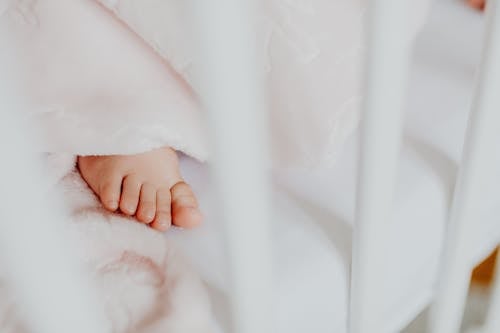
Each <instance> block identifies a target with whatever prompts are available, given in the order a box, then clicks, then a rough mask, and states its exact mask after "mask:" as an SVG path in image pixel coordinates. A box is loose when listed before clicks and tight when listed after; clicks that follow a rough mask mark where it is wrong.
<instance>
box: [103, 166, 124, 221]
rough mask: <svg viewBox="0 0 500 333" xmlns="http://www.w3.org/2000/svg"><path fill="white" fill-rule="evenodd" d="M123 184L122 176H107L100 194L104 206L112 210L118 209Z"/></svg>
mask: <svg viewBox="0 0 500 333" xmlns="http://www.w3.org/2000/svg"><path fill="white" fill-rule="evenodd" d="M121 186H122V177H121V176H118V175H112V176H109V177H106V180H104V181H103V182H102V184H101V185H100V186H99V192H98V194H99V199H100V200H101V202H102V205H103V206H104V208H106V209H108V210H110V211H112V212H114V211H116V210H117V209H118V203H119V200H120V192H121Z"/></svg>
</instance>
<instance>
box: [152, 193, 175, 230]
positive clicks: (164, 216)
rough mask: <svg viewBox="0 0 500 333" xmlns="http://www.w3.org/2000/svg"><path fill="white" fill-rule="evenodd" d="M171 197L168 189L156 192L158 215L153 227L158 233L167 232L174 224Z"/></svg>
mask: <svg viewBox="0 0 500 333" xmlns="http://www.w3.org/2000/svg"><path fill="white" fill-rule="evenodd" d="M170 206H171V196H170V189H169V188H168V187H162V188H160V189H158V191H157V192H156V215H155V219H154V221H153V223H151V227H153V228H155V229H156V230H158V231H165V230H167V229H168V228H169V227H170V225H171V224H172V213H171V210H170Z"/></svg>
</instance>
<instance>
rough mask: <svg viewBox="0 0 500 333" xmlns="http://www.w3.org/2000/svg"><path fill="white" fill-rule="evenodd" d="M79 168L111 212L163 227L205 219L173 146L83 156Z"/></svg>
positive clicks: (191, 223) (193, 225) (184, 226)
mask: <svg viewBox="0 0 500 333" xmlns="http://www.w3.org/2000/svg"><path fill="white" fill-rule="evenodd" d="M78 169H79V170H80V173H81V175H82V177H83V179H85V181H86V182H87V184H88V185H89V186H90V188H92V190H93V191H94V192H95V194H96V195H97V196H98V197H99V199H100V200H101V203H102V205H103V206H104V207H105V208H106V209H107V210H109V211H111V212H117V211H120V212H121V213H123V214H125V215H128V216H134V217H135V218H136V219H137V220H138V221H139V222H141V223H146V224H149V225H150V226H151V227H152V228H154V229H157V230H159V231H165V230H166V229H168V228H169V227H170V226H171V225H175V226H178V227H182V228H191V227H195V226H197V225H199V224H200V223H201V220H202V215H201V212H200V210H199V208H198V202H197V200H196V197H195V196H194V193H193V191H192V189H191V187H189V185H188V184H186V183H185V182H184V180H183V179H182V177H181V174H180V170H179V161H178V158H177V154H176V152H175V151H174V150H173V149H171V148H168V147H167V148H160V149H156V150H153V151H150V152H146V153H142V154H137V155H109V156H79V157H78Z"/></svg>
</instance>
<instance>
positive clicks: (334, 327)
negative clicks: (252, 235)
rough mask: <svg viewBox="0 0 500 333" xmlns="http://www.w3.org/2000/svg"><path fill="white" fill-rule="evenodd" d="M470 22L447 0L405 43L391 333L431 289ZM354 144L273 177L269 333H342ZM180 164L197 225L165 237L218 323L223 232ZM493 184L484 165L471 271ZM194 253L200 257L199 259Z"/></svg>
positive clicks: (456, 141) (475, 41)
mask: <svg viewBox="0 0 500 333" xmlns="http://www.w3.org/2000/svg"><path fill="white" fill-rule="evenodd" d="M443 17H446V20H443ZM482 29H483V17H482V15H480V14H478V13H476V12H474V11H470V9H468V8H467V7H465V6H463V4H462V3H460V2H458V1H451V0H445V1H439V2H437V3H436V4H435V5H434V6H433V8H432V10H431V15H430V18H429V22H428V23H427V25H426V26H425V28H424V30H423V32H422V33H421V34H420V36H419V37H418V39H417V43H416V47H415V52H414V59H413V61H412V70H411V80H410V86H409V97H408V103H407V108H406V120H405V131H404V141H403V147H402V151H401V157H400V165H399V172H398V174H397V189H396V195H395V203H394V209H393V212H392V219H391V221H389V222H388V223H390V228H389V235H388V238H387V248H388V250H387V262H388V264H389V265H388V268H387V275H386V276H387V279H386V282H385V285H384V286H382V287H384V288H386V289H385V290H386V294H387V297H386V298H385V299H382V300H380V306H382V307H383V309H384V313H385V316H384V317H383V319H382V320H383V325H384V328H385V329H384V332H400V331H403V330H404V327H405V326H406V325H407V324H408V323H409V322H410V321H411V320H412V319H413V318H414V317H415V316H416V315H417V314H418V313H419V312H420V311H422V310H423V309H424V308H425V307H426V306H427V305H429V303H430V302H431V299H432V296H433V294H434V289H435V287H436V282H437V278H438V272H439V267H440V259H441V257H440V256H441V250H442V247H443V241H444V236H445V230H446V224H447V219H448V209H449V207H450V204H451V199H452V191H453V185H454V181H455V177H456V173H457V168H458V165H459V161H460V157H461V149H462V143H463V138H464V135H465V131H466V125H467V119H468V111H469V106H470V104H471V96H472V92H473V89H474V76H475V71H476V67H477V64H478V63H479V53H480V50H481V38H480V36H481V34H482ZM499 135H500V133H499ZM498 139H499V142H500V137H499V138H498ZM357 145H358V133H356V134H355V135H354V137H352V138H351V139H349V141H348V143H347V144H346V146H345V147H344V148H342V151H341V152H340V154H339V157H338V162H337V163H336V165H335V166H334V168H323V169H317V170H314V171H311V170H305V169H302V168H278V169H276V170H275V172H274V179H275V185H276V193H275V212H274V217H275V219H274V220H273V243H274V250H275V252H274V254H273V258H274V263H275V275H276V278H275V280H276V282H275V290H276V294H275V297H276V307H275V309H276V316H275V318H276V322H277V327H278V329H277V332H325V333H326V332H347V330H346V320H347V297H348V296H347V294H348V289H347V288H348V271H349V262H350V261H349V260H350V255H351V253H350V248H351V234H352V222H353V220H354V211H355V206H354V204H355V188H356V165H357ZM182 168H183V170H184V172H185V176H186V178H187V179H188V180H189V181H191V183H192V184H193V186H194V188H195V189H196V191H197V193H199V195H200V202H201V204H202V206H203V207H204V209H205V210H207V212H208V214H207V217H208V219H207V221H206V223H205V225H204V226H202V228H201V229H200V230H197V231H194V232H193V233H189V234H185V233H173V234H171V235H169V237H172V238H175V239H176V241H177V242H178V243H179V245H180V246H181V247H182V248H183V249H184V251H185V253H187V254H189V256H190V257H191V259H192V260H193V262H195V263H196V267H198V269H199V271H200V272H201V274H202V276H203V277H204V278H205V279H206V280H207V281H210V284H211V285H212V286H214V288H215V291H214V292H213V299H214V303H215V304H216V305H217V307H218V310H217V311H216V312H217V313H219V318H221V322H223V323H224V322H226V323H227V321H225V320H224V318H226V319H227V317H225V316H227V301H226V299H225V296H224V295H225V294H226V293H227V292H228V289H227V284H228V280H227V274H226V273H227V270H228V267H227V261H226V259H225V257H224V255H223V253H224V250H223V248H222V247H221V246H220V245H219V246H218V244H220V243H222V242H223V238H221V237H222V236H221V235H222V234H223V227H222V226H221V225H220V224H219V221H218V220H217V219H216V218H212V216H216V215H217V214H215V213H214V212H213V211H210V210H209V207H211V206H212V202H211V201H210V200H209V198H208V197H209V193H210V188H211V185H210V183H208V182H207V181H206V180H205V179H206V177H208V175H204V172H207V170H206V168H205V167H204V166H203V165H200V164H198V163H196V162H194V161H192V160H191V159H189V158H185V159H184V160H183V161H182ZM492 170H493V171H496V170H500V160H499V158H498V156H497V158H496V159H495V158H492ZM499 188H500V177H499V175H498V172H497V171H496V172H495V173H492V174H491V178H490V183H489V184H487V186H485V189H484V190H485V193H484V199H483V200H482V202H481V207H480V208H479V211H480V214H479V215H478V216H477V221H475V223H476V226H477V229H476V232H475V233H474V234H472V235H470V236H471V237H470V244H469V245H470V246H471V256H470V258H469V260H470V261H469V262H470V265H471V267H473V266H474V265H475V264H477V263H479V262H480V261H481V260H482V259H483V258H484V257H485V256H487V255H488V254H489V253H490V251H491V250H492V249H494V248H495V247H496V246H497V244H498V242H499V241H500V217H499V216H500V215H499V214H500V211H499V207H500V193H499ZM215 230H218V231H215ZM198 253H204V254H205V256H204V257H203V259H202V260H201V259H199V258H198V256H197V254H198ZM197 258H198V259H197ZM215 267H217V268H215ZM214 268H215V269H214ZM221 313H222V314H221ZM226 327H227V326H226Z"/></svg>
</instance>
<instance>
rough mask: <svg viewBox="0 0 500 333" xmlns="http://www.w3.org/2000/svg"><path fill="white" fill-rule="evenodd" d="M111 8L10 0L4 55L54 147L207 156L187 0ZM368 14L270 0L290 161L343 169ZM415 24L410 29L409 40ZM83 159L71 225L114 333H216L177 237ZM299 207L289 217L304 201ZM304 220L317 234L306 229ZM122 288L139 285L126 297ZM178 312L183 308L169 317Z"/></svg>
mask: <svg viewBox="0 0 500 333" xmlns="http://www.w3.org/2000/svg"><path fill="white" fill-rule="evenodd" d="M103 3H104V4H105V5H107V6H108V8H110V9H112V10H113V13H114V14H113V13H112V12H109V11H107V10H105V9H104V7H102V6H101V5H99V4H98V3H97V2H95V1H90V0H74V1H67V0H43V1H41V0H40V1H34V0H12V1H2V2H0V4H1V6H0V49H2V50H10V51H12V53H13V54H14V56H15V59H16V61H15V62H13V63H2V64H0V68H1V67H15V68H16V71H17V72H18V73H20V77H19V78H20V81H21V85H20V86H19V89H20V91H21V94H22V95H24V96H25V97H26V105H25V110H26V114H27V116H28V118H29V119H30V120H32V121H33V122H35V124H36V125H37V126H38V127H39V128H41V129H42V131H43V140H42V141H41V150H42V151H46V152H55V153H69V154H70V155H89V154H131V153H136V152H142V151H147V150H149V149H152V148H157V147H161V146H165V145H170V146H172V147H174V148H176V149H178V150H181V151H183V152H185V153H186V154H188V155H190V156H193V157H195V158H197V159H200V160H205V159H207V158H208V156H209V149H208V147H207V141H206V138H205V134H204V132H205V129H204V128H203V114H202V111H201V108H200V107H199V105H198V102H197V99H196V82H197V79H196V66H197V65H196V64H197V63H199V61H202V60H203V59H196V57H194V54H193V53H192V52H193V51H192V50H193V49H192V47H193V46H192V45H190V44H189V43H188V41H189V39H186V38H185V37H184V36H183V35H182V34H183V33H184V31H185V30H183V28H179V27H182V24H181V23H185V22H179V20H178V18H179V16H176V15H175V13H177V12H176V11H169V10H168V9H172V8H178V5H179V1H173V0H172V1H153V0H151V1H141V2H140V5H139V2H134V1H127V0H126V1H121V2H113V1H103ZM176 6H177V7H176ZM363 8H364V4H363V3H362V2H361V1H350V0H338V1H328V0H314V1H300V0H297V1H293V0H282V1H278V0H275V1H269V2H264V3H263V6H262V8H261V10H262V13H261V15H260V16H259V18H260V19H261V20H262V21H261V23H264V24H262V25H261V29H260V30H259V32H258V38H259V40H261V41H262V48H261V49H260V51H261V54H262V56H263V58H265V59H267V66H264V67H263V70H264V71H267V72H268V73H269V76H268V77H269V83H270V96H271V98H270V105H271V109H272V113H271V116H270V117H271V118H272V121H273V151H274V156H275V157H276V160H275V163H276V164H277V165H281V166H282V165H290V164H295V165H301V166H303V165H307V166H315V165H324V164H331V163H332V162H333V161H334V157H335V153H336V151H337V150H338V147H340V146H341V144H342V142H343V140H344V139H345V138H347V137H348V136H349V134H350V133H351V132H352V130H353V129H354V128H355V127H356V124H357V118H358V116H357V105H358V103H359V100H360V94H359V89H358V83H359V82H358V71H359V68H360V65H359V60H360V56H361V54H362V50H363V46H362V41H361V31H362V13H363ZM409 12H410V11H409ZM163 15H166V16H163ZM163 17H170V18H171V19H172V20H162V18H163ZM118 18H119V19H118ZM176 18H177V20H176ZM417 21H419V20H416V21H415V22H417ZM165 23H167V25H166V26H164V25H163V24H165ZM415 26H416V25H415ZM186 29H188V28H186ZM414 30H415V29H413V28H411V27H408V36H409V40H410V39H411V35H412V34H413V32H414ZM158 32H162V33H165V34H166V35H157V33H158ZM188 83H189V84H188ZM235 112H237V110H236V111H235ZM57 158H58V157H57V156H56V160H55V161H60V160H58V159H57ZM53 161H54V160H53ZM69 161H70V162H71V161H72V160H71V159H70V160H69ZM73 166H74V165H73V164H72V163H70V164H66V162H65V163H61V164H59V163H58V162H57V163H56V165H54V166H53V168H54V169H55V170H58V174H59V177H58V178H60V179H62V180H61V181H60V182H58V185H57V186H56V190H59V191H61V190H62V191H65V193H66V197H67V198H69V199H70V200H69V201H68V205H69V207H70V208H71V211H72V220H71V221H70V223H69V225H70V227H69V229H70V230H71V232H72V234H73V236H72V237H74V238H75V243H76V244H79V246H80V249H81V252H80V253H81V256H82V257H81V258H80V259H81V260H84V261H85V262H86V264H87V267H88V272H89V274H90V275H91V276H93V277H94V279H95V282H96V284H97V285H98V286H99V288H100V291H101V296H102V297H103V304H104V311H105V313H106V314H107V315H108V318H109V322H110V325H111V326H112V327H113V329H114V331H117V332H124V331H134V330H135V331H140V332H148V330H149V331H151V332H156V331H158V330H161V331H167V332H191V331H193V332H210V331H212V329H214V326H215V325H214V324H213V319H212V317H211V315H210V309H209V305H208V301H207V300H206V295H205V292H204V290H203V288H202V286H201V284H200V282H199V281H198V280H197V278H196V276H195V274H193V273H192V271H191V270H190V269H189V268H188V267H185V261H184V260H183V259H182V258H181V257H180V256H179V254H178V253H176V254H175V255H174V254H172V253H173V251H174V250H173V249H172V245H171V244H170V243H166V241H165V239H164V238H163V236H162V235H160V234H158V233H155V232H154V231H152V230H149V229H147V228H146V227H144V226H143V225H139V224H135V223H133V222H130V221H129V220H128V219H126V218H124V217H120V216H118V215H112V214H109V213H106V212H104V211H103V210H102V209H100V208H99V207H100V206H99V203H98V202H97V201H96V200H95V198H94V197H93V195H92V194H91V192H90V190H89V189H88V188H87V187H86V186H85V184H84V183H82V181H81V179H80V178H79V176H78V175H77V174H76V173H75V172H74V170H71V168H72V167H73ZM68 167H69V168H68ZM287 205H288V206H287ZM287 205H284V206H283V212H285V211H288V210H289V209H290V207H289V206H293V205H291V204H288V203H287ZM280 207H281V206H280ZM290 224H292V223H290ZM293 228H295V229H296V230H302V229H308V230H309V229H311V228H312V229H314V228H313V227H311V226H309V225H306V224H305V223H303V224H300V223H297V225H295V226H294V227H293ZM295 229H293V230H295ZM312 229H311V230H312ZM290 230H291V229H290ZM297 234H303V233H299V232H297ZM311 235H314V236H316V233H315V232H312V233H311ZM288 236H290V234H287V233H284V234H283V237H284V238H286V237H288ZM293 236H294V237H295V234H294V235H293ZM319 243H321V244H322V242H319ZM310 244H311V245H312V244H314V242H313V241H311V242H310ZM311 248H313V247H311ZM311 248H308V249H302V250H301V251H299V252H304V251H307V250H310V249H311ZM322 249H323V248H322ZM277 250H278V251H279V249H277ZM311 251H312V250H311ZM319 252H321V251H319ZM332 252H333V251H332ZM297 255H300V253H297ZM331 255H332V256H333V254H331ZM325 256H327V257H330V254H328V255H326V254H325ZM319 262H320V260H319V259H318V263H319ZM314 268H315V269H316V268H317V267H314ZM311 272H312V271H311ZM212 273H213V274H218V273H220V272H212ZM332 275H333V276H335V275H334V273H332ZM324 276H327V274H326V273H325V272H324ZM328 276H329V275H328ZM137 277H139V278H137ZM342 279H343V277H338V278H337V280H342ZM174 282H175V283H174ZM122 288H127V290H129V291H130V292H129V293H128V294H127V295H123V294H122V293H120V292H119V291H120V290H121V289H122ZM167 291H168V293H167ZM345 291H347V289H346V290H345ZM165 294H167V295H168V297H165ZM315 296H318V297H320V296H321V295H315ZM300 297H304V298H306V297H310V298H311V297H312V295H306V294H304V295H300ZM345 297H346V295H339V298H340V299H342V300H343V299H345ZM2 299H4V300H8V297H5V298H3V297H2ZM322 299H323V298H322ZM105 300H109V301H105ZM281 301H283V302H284V300H281ZM285 301H286V300H285ZM131 305H133V306H135V308H133V309H130V308H129V306H131ZM2 306H4V305H0V309H1V308H2ZM9 307H10V303H6V304H5V306H4V307H3V308H4V309H6V308H9ZM166 307H167V308H168V309H169V310H170V311H168V312H161V311H160V313H158V312H157V311H158V310H159V309H160V310H165V308H166ZM183 307H184V308H189V309H190V311H189V313H188V315H189V318H186V317H185V316H184V315H185V314H186V313H183V312H182V311H181V310H179V311H177V309H181V308H183ZM299 308H300V306H297V309H299ZM326 309H327V299H325V311H326V312H328V311H327V310H326ZM129 310H130V312H132V313H133V314H134V315H131V314H130V313H129ZM297 312H300V311H299V310H298V311H297ZM8 314H9V312H8V311H5V312H0V328H2V329H3V327H5V331H7V327H10V329H12V330H13V331H15V332H18V331H17V330H16V327H17V326H16V325H18V321H16V320H14V318H13V317H10V316H8ZM313 315H314V314H311V316H313ZM2 316H3V317H2ZM193 318H194V319H193ZM311 318H312V317H311ZM188 319H189V320H188ZM1 325H4V326H3V327H2V326H1ZM183 325H185V326H183ZM200 327H201V328H200Z"/></svg>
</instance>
